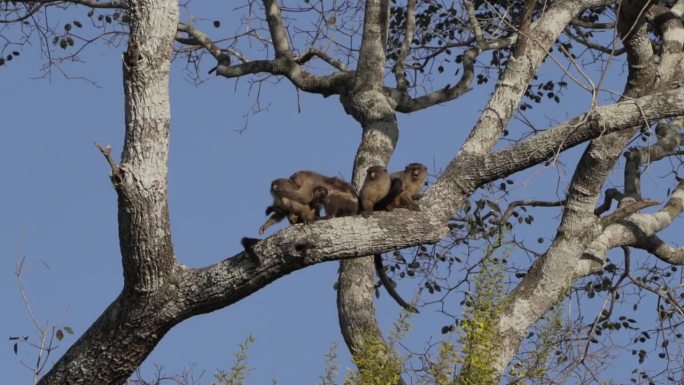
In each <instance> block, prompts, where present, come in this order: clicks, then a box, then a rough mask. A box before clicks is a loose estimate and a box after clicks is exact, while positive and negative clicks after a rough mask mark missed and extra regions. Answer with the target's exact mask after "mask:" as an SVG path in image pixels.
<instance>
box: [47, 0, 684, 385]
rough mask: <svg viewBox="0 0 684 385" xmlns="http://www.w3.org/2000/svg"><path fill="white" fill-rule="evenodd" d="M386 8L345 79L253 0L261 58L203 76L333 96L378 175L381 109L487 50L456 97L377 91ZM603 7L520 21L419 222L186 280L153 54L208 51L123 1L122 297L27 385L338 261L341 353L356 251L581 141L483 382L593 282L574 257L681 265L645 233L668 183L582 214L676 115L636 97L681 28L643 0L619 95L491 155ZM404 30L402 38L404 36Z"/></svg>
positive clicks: (386, 126) (307, 238) (359, 296)
mask: <svg viewBox="0 0 684 385" xmlns="http://www.w3.org/2000/svg"><path fill="white" fill-rule="evenodd" d="M76 2H78V1H76ZM80 3H83V1H80ZM387 3H388V2H387V1H385V0H370V1H368V2H367V3H366V4H367V9H366V18H365V20H364V22H365V24H364V39H363V44H362V47H361V51H360V57H359V63H358V68H357V69H356V71H350V70H348V69H346V67H345V66H344V65H342V64H341V63H336V62H334V61H333V60H329V59H327V60H326V59H325V55H324V54H323V53H320V52H316V51H307V52H306V53H305V54H303V55H301V56H294V55H293V53H292V48H291V47H290V42H289V41H288V38H287V33H286V31H285V29H284V27H283V25H282V20H281V19H280V12H279V9H278V7H277V5H276V2H275V1H270V0H264V5H265V10H266V18H267V22H268V27H269V31H270V33H271V37H272V40H273V45H274V49H275V58H273V59H272V60H260V61H246V62H243V63H242V64H239V65H234V66H230V65H226V64H221V63H219V66H218V68H217V73H219V74H220V75H223V76H226V77H237V76H243V75H246V74H251V73H258V72H268V73H271V74H275V75H282V76H285V77H287V78H288V79H289V80H290V81H291V82H292V83H293V84H295V85H296V86H297V87H298V88H299V89H301V90H304V91H308V92H315V93H320V94H323V95H331V94H340V95H341V96H342V98H341V101H342V103H343V105H344V107H345V109H346V111H347V112H348V113H349V114H350V115H352V116H353V117H354V119H355V120H356V121H358V122H359V123H360V124H361V126H362V128H363V137H362V142H361V145H360V146H359V150H358V152H357V156H356V159H355V164H354V177H353V179H354V183H355V184H356V186H357V187H360V184H361V181H362V180H363V178H364V176H365V169H366V168H367V167H368V166H370V165H376V164H383V165H384V164H386V163H387V161H388V159H389V158H390V156H391V154H392V152H393V150H394V146H395V144H396V142H397V139H398V126H397V121H396V116H395V114H396V111H413V110H416V109H421V108H425V107H428V106H431V105H434V104H436V103H441V102H443V101H446V100H451V99H453V98H455V97H457V96H459V95H460V94H461V93H463V92H465V91H466V90H467V88H468V87H469V84H470V82H471V80H472V75H473V62H474V60H475V58H476V56H477V54H478V53H479V50H480V49H484V48H483V47H485V46H486V45H487V42H484V41H482V36H480V37H479V38H478V42H477V45H478V46H477V47H476V48H473V49H471V50H468V51H466V54H465V55H464V69H465V71H464V75H463V77H462V78H461V81H460V82H459V84H458V85H457V86H456V87H453V88H449V89H447V90H440V91H436V92H434V93H430V94H427V95H423V96H419V97H409V96H408V94H407V93H406V90H405V89H401V88H402V86H401V81H400V80H398V85H399V86H398V88H397V89H396V90H394V89H390V88H387V87H384V86H383V84H382V81H383V75H384V72H383V71H384V64H385V62H384V60H385V52H384V44H383V40H384V39H385V38H386V37H385V34H386V14H387V13H386V4H387ZM607 3H608V2H607V1H598V0H595V1H556V2H553V3H551V4H550V5H549V7H548V9H545V11H544V12H543V13H542V14H541V15H540V16H539V18H538V19H537V20H536V21H531V20H528V21H526V22H525V28H524V30H525V32H526V37H525V39H523V42H522V43H521V44H519V45H518V46H517V47H516V49H515V52H516V55H514V56H515V57H512V58H511V59H510V61H509V64H508V66H507V68H506V70H505V71H504V73H503V75H502V76H501V79H500V80H499V83H498V85H497V87H496V89H495V91H494V95H493V97H492V98H491V100H490V102H489V104H488V105H487V107H486V108H485V110H484V112H483V114H482V116H481V118H480V120H479V121H478V123H477V124H476V126H475V128H474V129H473V130H472V132H471V135H470V136H469V138H468V140H467V142H466V144H465V145H464V146H463V148H462V149H461V151H460V152H459V153H458V154H457V156H456V157H455V158H454V160H453V161H452V162H451V163H450V164H449V167H448V168H447V170H446V172H445V173H444V174H443V175H442V176H441V177H440V178H439V180H438V182H437V183H436V184H434V185H433V186H432V187H431V188H430V190H429V191H428V192H427V194H426V196H425V197H424V198H423V199H422V200H421V201H420V205H421V208H422V211H421V212H406V211H404V210H398V212H393V213H378V214H375V215H373V217H371V218H361V217H354V218H337V219H332V220H329V221H321V222H317V223H315V224H313V225H309V226H303V225H295V226H291V227H290V228H287V229H285V230H283V231H280V232H278V233H276V234H275V235H273V236H271V237H269V238H267V239H265V240H263V241H261V242H259V243H257V244H256V245H255V246H254V252H255V254H256V256H257V259H256V260H255V259H254V258H253V256H250V255H246V254H244V253H240V254H238V255H236V256H234V257H231V258H228V259H226V260H224V261H222V262H220V263H217V264H215V265H213V266H209V267H206V268H202V269H187V268H185V267H183V266H179V265H177V264H176V262H175V256H174V251H173V248H172V244H171V233H170V230H169V218H168V207H167V196H166V172H167V154H168V138H169V109H168V108H169V107H168V70H169V57H170V53H171V44H172V40H173V39H174V38H176V39H178V36H177V34H178V32H182V33H185V34H187V35H188V36H191V37H192V38H193V39H195V40H193V41H194V42H197V43H198V44H201V45H203V46H205V47H206V48H207V50H209V51H210V53H212V54H216V55H218V54H220V50H219V49H218V48H217V47H215V46H214V45H213V44H212V43H211V41H210V40H209V39H208V38H206V36H203V35H202V34H201V32H199V31H197V30H195V29H194V28H192V27H190V26H188V25H184V24H182V23H181V24H179V23H178V10H177V4H176V3H173V2H168V1H164V0H140V1H131V2H130V4H129V6H128V9H129V11H128V12H129V15H130V17H131V36H130V39H129V47H128V51H127V53H126V55H125V60H124V79H125V92H126V112H127V115H126V137H125V145H124V151H123V153H122V159H121V164H120V165H116V164H114V167H113V171H112V181H113V183H114V185H115V188H116V190H117V193H118V197H119V235H120V244H121V254H122V262H123V266H124V288H123V290H122V292H121V293H120V295H119V296H118V298H117V299H116V300H115V301H114V302H112V304H111V305H110V306H109V307H108V308H107V309H106V310H105V312H104V313H103V314H102V315H101V316H100V317H99V318H98V320H97V321H96V322H95V323H94V324H93V326H92V327H91V328H90V329H89V330H88V331H87V332H86V333H85V334H84V335H83V336H82V337H81V338H80V339H79V340H78V341H77V342H76V343H75V344H74V345H73V347H72V348H71V349H69V351H68V352H67V353H66V354H65V355H64V356H63V357H62V358H61V359H60V360H59V361H58V362H57V363H56V364H55V366H54V367H53V369H52V370H51V371H50V372H49V373H48V374H47V375H46V376H45V377H44V378H43V379H42V380H41V383H43V384H48V383H70V384H71V383H73V384H78V383H84V384H115V383H123V382H124V381H125V380H126V379H127V378H128V376H129V375H130V374H131V373H132V371H133V370H134V369H135V368H136V367H137V366H138V365H139V364H140V363H141V362H142V360H143V359H144V358H145V357H146V356H147V355H148V354H149V353H150V352H151V350H152V349H153V348H154V346H155V345H156V344H157V343H158V342H159V340H160V339H161V338H162V337H163V336H164V334H165V333H166V332H167V331H168V330H170V328H172V327H173V326H174V325H176V324H177V323H179V322H181V321H182V320H184V319H187V318H189V317H191V316H194V315H197V314H201V313H206V312H209V311H213V310H216V309H220V308H222V307H225V306H228V305H230V304H232V303H234V302H236V301H239V300H241V299H243V298H245V297H246V296H248V295H250V294H252V293H254V292H256V291H258V290H260V289H261V288H263V287H264V286H266V285H268V284H269V283H270V282H273V281H274V280H276V279H278V278H280V277H283V276H284V275H287V274H289V273H290V272H293V271H296V270H298V269H302V268H305V267H306V266H310V265H312V264H315V263H320V262H323V261H331V260H338V259H339V260H343V262H342V266H341V272H340V291H339V293H338V295H339V296H338V306H339V314H340V324H341V327H342V332H343V336H344V337H345V341H346V342H347V344H348V345H349V347H350V349H351V350H352V351H354V349H355V346H358V341H359V338H362V337H367V336H369V335H371V336H376V337H381V335H380V332H379V329H378V327H377V321H376V320H375V310H374V307H373V296H372V294H373V290H372V284H373V280H374V278H373V277H374V274H373V271H374V270H373V269H374V268H373V263H372V260H371V259H370V258H369V257H365V256H367V255H371V254H374V253H379V252H385V251H389V250H393V249H397V248H404V247H409V246H416V245H420V244H425V243H434V242H436V241H438V240H439V239H441V238H442V237H443V236H444V235H445V234H446V233H447V232H448V227H447V224H448V221H449V218H450V217H451V215H452V214H453V212H454V211H455V210H456V208H457V207H458V206H459V205H460V204H461V203H462V202H463V201H464V200H465V199H467V198H468V197H469V196H470V195H471V194H472V193H473V191H475V189H476V188H477V187H479V186H482V185H483V184H485V183H488V182H491V181H493V180H496V179H499V178H501V177H504V176H507V175H510V174H512V173H514V172H516V171H520V170H522V169H524V168H527V167H530V166H532V165H534V164H537V163H538V162H541V161H543V160H546V159H549V158H551V157H552V156H555V155H556V154H557V153H558V151H561V150H563V149H566V148H569V147H572V146H574V145H577V144H579V143H582V142H583V141H586V140H588V139H592V138H597V137H600V138H601V139H599V140H596V141H594V142H593V143H592V144H591V146H590V147H589V148H588V149H587V151H586V152H585V155H584V157H583V158H582V160H581V161H580V164H579V166H578V168H577V172H576V174H575V176H574V178H573V181H572V186H571V188H570V191H569V195H568V200H567V205H566V208H565V211H564V216H563V221H562V224H561V227H560V228H559V231H558V235H557V237H556V239H555V241H554V243H553V244H552V246H551V248H550V249H549V250H548V251H547V253H546V254H545V255H544V256H543V257H541V258H540V259H539V260H538V261H537V262H536V263H535V264H534V266H533V267H532V269H531V270H530V272H529V274H528V275H527V277H526V278H525V279H524V280H523V282H522V284H521V285H520V286H519V287H518V288H516V290H515V291H514V292H513V293H511V295H510V296H509V298H508V299H507V300H506V302H505V304H504V307H503V309H502V311H501V317H500V322H499V337H500V338H499V342H500V350H499V351H497V352H496V353H497V356H496V357H495V358H496V359H495V360H494V361H493V365H494V366H496V368H497V370H498V376H500V375H501V374H502V373H503V370H504V369H505V367H506V365H507V364H508V362H509V361H510V359H511V357H512V356H513V355H514V354H515V353H516V352H517V350H518V347H519V344H520V341H521V340H522V338H523V337H524V336H525V335H526V333H527V330H528V329H529V327H530V326H531V325H533V324H534V322H536V321H537V319H538V318H539V317H540V316H541V315H543V314H544V312H545V311H546V310H547V309H548V308H549V306H550V304H552V303H555V301H557V300H558V299H559V298H561V296H562V293H563V292H564V291H565V290H566V289H567V288H568V287H569V285H571V284H572V276H571V275H574V276H577V275H580V274H588V273H590V272H592V271H595V269H596V266H597V263H596V261H594V263H587V261H586V260H582V259H581V257H582V255H583V253H585V252H587V251H589V252H591V253H592V254H593V255H595V256H596V257H597V258H598V259H601V258H603V257H602V256H603V255H605V250H607V249H608V248H610V247H615V246H619V245H625V244H632V245H633V246H636V247H641V248H644V249H646V250H649V251H650V252H652V253H653V254H655V255H656V256H658V257H659V258H662V259H663V260H667V261H669V262H670V263H682V251H681V248H680V249H675V248H673V247H671V246H669V245H666V244H665V243H664V242H662V241H661V240H660V239H658V237H657V236H656V232H657V231H658V229H660V228H662V227H663V226H667V225H668V223H671V221H672V219H673V218H674V216H675V215H677V214H678V213H679V212H681V210H682V204H681V202H682V192H681V186H680V188H679V189H678V190H677V193H676V194H674V195H673V197H672V198H671V202H670V203H669V204H668V206H666V208H663V209H662V210H661V212H660V213H657V214H652V215H651V216H644V215H643V214H633V215H632V216H630V217H628V218H626V219H625V220H624V221H619V222H616V223H612V224H610V225H609V226H607V227H606V228H605V229H603V228H602V226H601V222H599V219H598V218H597V217H595V215H594V207H595V205H596V200H597V197H598V195H599V193H600V189H601V186H603V183H604V181H605V178H606V175H607V174H608V172H609V171H610V170H612V169H613V167H614V164H615V162H616V160H617V159H618V157H619V154H620V153H621V152H622V151H623V149H624V145H625V143H626V142H627V140H629V138H630V137H631V136H632V134H633V132H634V130H635V127H637V126H638V125H639V124H640V122H642V121H651V120H654V119H661V118H666V117H672V116H679V115H683V114H684V91H683V90H682V89H681V88H680V89H678V90H671V91H667V92H660V93H657V94H653V95H652V96H650V97H641V98H639V96H642V95H645V94H646V93H647V92H648V93H654V92H657V91H659V90H664V89H667V88H668V86H669V82H670V81H671V80H673V79H676V76H677V74H681V73H682V71H683V70H684V67H683V64H682V63H683V60H682V57H681V56H682V55H681V51H682V40H684V39H682V36H683V35H682V26H681V20H680V19H679V17H667V13H668V12H671V13H672V14H675V15H678V16H679V15H680V14H681V13H679V14H678V13H676V12H672V11H669V10H667V9H665V10H663V9H659V10H658V12H651V13H653V14H655V16H653V17H651V16H649V15H651V13H647V12H645V10H646V9H645V8H644V7H645V6H648V5H650V2H646V1H636V0H633V1H626V2H622V6H621V9H620V10H621V13H620V18H619V20H618V23H617V24H618V28H619V30H620V34H621V37H622V38H623V39H624V45H625V47H626V52H627V55H628V61H629V70H630V72H629V78H628V84H627V86H626V88H625V89H626V91H625V95H626V97H625V98H624V99H625V100H624V101H623V102H622V103H619V104H616V105H612V106H607V107H600V108H595V109H593V110H592V111H591V112H590V113H588V114H584V115H582V116H580V117H578V118H576V119H573V120H571V121H569V122H567V123H565V124H563V125H559V126H558V127H554V128H551V129H549V130H547V131H546V132H545V133H543V134H540V135H536V136H534V137H533V138H531V139H529V140H526V141H524V142H521V143H519V144H516V145H513V146H510V147H508V148H506V149H504V150H501V151H498V152H493V153H492V152H491V150H492V148H493V146H494V145H495V144H496V142H497V141H498V140H499V138H500V136H501V134H502V132H503V130H504V128H505V127H506V126H507V124H508V122H509V120H510V117H511V116H512V114H513V113H514V111H515V110H516V109H517V106H518V104H519V102H520V99H521V97H522V95H523V93H524V91H525V89H526V87H527V86H528V84H529V82H530V80H531V79H532V77H533V76H534V74H535V72H536V71H537V69H538V68H539V65H540V63H541V62H542V60H543V59H544V58H545V57H546V55H547V53H548V50H549V48H550V47H551V45H552V44H553V42H554V41H555V40H556V39H557V37H558V35H559V34H560V33H561V32H562V31H563V29H564V28H565V26H566V25H569V24H570V23H572V22H574V21H576V20H577V19H576V17H577V14H578V13H579V12H580V11H581V10H582V9H585V8H587V7H590V6H598V5H605V4H607ZM383 4H385V7H384V8H383ZM528 4H533V2H528ZM677 12H679V11H677ZM471 13H472V12H471ZM644 15H646V17H644ZM649 17H651V19H649ZM473 19H474V18H473ZM383 20H384V22H383ZM647 21H649V22H652V23H653V24H654V25H656V26H657V27H658V28H660V29H659V30H660V32H661V35H662V37H663V49H662V51H661V57H659V60H655V59H654V57H653V56H654V55H655V54H654V52H653V49H652V46H651V41H650V39H649V38H648V35H647V33H646V22H647ZM474 22H475V23H476V20H475V21H474ZM176 25H178V28H177V30H176V27H175V26H176ZM169 26H174V27H173V28H171V27H169ZM528 27H529V34H528V33H527V30H528ZM481 34H482V32H481V31H480V35H481ZM407 35H408V36H410V32H409V31H408V30H407ZM513 41H515V39H511V40H510V41H509V43H510V42H513ZM507 44H508V43H507ZM313 57H320V58H324V60H326V61H328V62H329V63H330V64H331V65H332V66H333V67H335V68H337V70H338V71H337V72H334V73H331V74H329V75H324V76H314V75H312V74H310V73H308V72H306V71H304V70H303V69H302V65H303V64H304V63H306V61H308V60H310V59H311V58H313ZM399 69H400V68H399ZM396 70H397V69H395V71H396ZM398 79H401V76H398ZM404 88H405V87H404ZM633 98H636V99H633ZM668 221H669V222H668ZM628 224H629V226H628ZM630 231H631V233H630ZM635 231H637V232H635ZM601 234H602V235H601ZM637 234H641V235H644V234H645V235H646V236H645V237H639V236H637ZM598 265H600V263H599V264H598ZM599 267H600V266H599ZM568 272H573V273H574V274H571V273H568Z"/></svg>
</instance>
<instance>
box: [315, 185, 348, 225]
mask: <svg viewBox="0 0 684 385" xmlns="http://www.w3.org/2000/svg"><path fill="white" fill-rule="evenodd" d="M311 203H312V205H314V206H315V207H318V209H319V210H320V207H323V208H324V209H325V216H324V217H321V219H330V218H336V217H344V216H349V215H356V213H357V212H358V210H359V201H358V198H357V197H356V193H355V192H354V190H353V189H350V190H338V189H333V190H331V191H328V189H327V188H325V187H323V186H316V187H315V188H314V190H313V200H312V201H311Z"/></svg>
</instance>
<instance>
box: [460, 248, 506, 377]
mask: <svg viewBox="0 0 684 385" xmlns="http://www.w3.org/2000/svg"><path fill="white" fill-rule="evenodd" d="M500 241H501V237H499V238H498V239H497V242H496V243H494V244H493V245H492V246H491V247H490V249H489V251H488V253H487V254H486V255H485V256H484V258H483V259H482V262H481V264H480V266H481V269H480V272H479V273H478V274H477V275H476V276H475V277H474V278H473V284H474V286H475V290H474V292H473V293H472V295H470V297H469V298H468V299H467V300H466V303H465V306H464V319H463V321H461V331H462V335H461V344H462V350H461V355H462V356H461V366H462V367H461V372H460V374H459V376H458V378H457V380H456V382H455V383H456V384H458V385H476V384H480V385H485V384H496V383H498V380H497V379H496V377H495V369H494V367H493V366H492V363H493V362H495V357H496V354H497V333H496V329H495V327H496V324H497V317H498V315H499V308H500V306H501V301H502V299H503V298H504V293H505V287H504V285H503V281H504V279H505V276H504V274H503V270H502V268H501V261H500V260H498V259H495V258H493V257H492V255H493V253H494V251H495V250H497V249H498V248H499V247H500V245H501V243H500Z"/></svg>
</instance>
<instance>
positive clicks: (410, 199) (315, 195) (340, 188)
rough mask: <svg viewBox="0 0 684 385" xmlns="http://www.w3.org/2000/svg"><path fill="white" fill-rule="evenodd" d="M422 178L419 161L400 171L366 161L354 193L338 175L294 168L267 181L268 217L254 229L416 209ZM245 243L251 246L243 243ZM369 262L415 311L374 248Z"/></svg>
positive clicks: (424, 174)
mask: <svg viewBox="0 0 684 385" xmlns="http://www.w3.org/2000/svg"><path fill="white" fill-rule="evenodd" d="M426 180H427V167H425V165H423V164H421V163H410V164H408V165H407V166H406V168H405V169H404V170H403V171H399V172H394V173H392V174H390V173H388V172H387V169H386V168H385V167H383V166H371V167H369V168H368V169H367V170H366V178H365V180H364V182H363V186H362V187H361V191H360V192H359V194H358V195H357V194H356V190H354V187H352V185H351V184H349V183H347V182H345V181H344V180H342V179H340V178H336V177H328V176H325V175H321V174H319V173H317V172H314V171H297V172H295V173H294V174H292V176H290V178H279V179H276V180H274V181H273V182H271V195H272V196H273V204H272V205H271V206H268V207H267V208H266V215H269V217H268V219H267V220H266V222H265V223H264V224H263V225H262V226H261V227H260V228H259V234H263V233H264V232H265V231H266V229H267V228H269V227H270V226H272V225H274V224H276V223H278V222H280V221H282V220H283V219H285V218H287V220H288V221H289V222H290V224H295V223H305V224H309V223H312V222H314V221H316V220H320V219H330V218H335V217H343V216H350V215H357V214H359V213H360V214H361V215H363V216H364V217H368V216H370V215H371V214H372V213H373V211H382V210H385V211H391V210H392V209H395V208H406V209H410V210H419V206H418V203H416V201H417V200H418V199H420V196H421V194H420V193H421V191H422V189H423V186H424V185H425V184H426ZM321 209H323V210H325V216H321ZM243 243H244V242H243ZM245 248H246V249H247V251H248V252H250V251H251V250H250V248H249V247H247V245H246V247H245ZM375 266H376V270H377V273H378V276H379V277H380V281H381V282H382V284H383V285H384V286H385V288H386V290H387V291H388V293H389V294H390V296H391V297H392V298H394V299H395V300H396V301H397V302H398V303H399V304H400V305H401V306H402V307H404V308H405V309H407V310H409V311H412V312H415V313H417V312H418V311H417V310H416V309H415V308H414V307H413V306H411V305H409V304H408V303H406V302H405V301H404V300H403V299H402V298H401V297H400V296H399V294H398V293H397V292H396V291H395V290H394V285H393V283H392V281H391V280H390V279H389V278H388V277H387V275H386V273H385V269H384V267H383V265H382V258H381V256H380V254H376V255H375Z"/></svg>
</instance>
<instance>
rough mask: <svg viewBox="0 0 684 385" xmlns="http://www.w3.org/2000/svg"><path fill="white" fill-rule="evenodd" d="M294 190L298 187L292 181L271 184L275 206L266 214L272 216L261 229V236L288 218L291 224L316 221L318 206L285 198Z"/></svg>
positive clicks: (284, 180)
mask: <svg viewBox="0 0 684 385" xmlns="http://www.w3.org/2000/svg"><path fill="white" fill-rule="evenodd" d="M293 190H296V186H295V185H294V183H293V182H292V181H291V180H290V179H285V178H280V179H276V180H274V181H273V182H271V195H272V196H273V205H271V206H268V207H267V208H266V214H271V216H270V217H269V218H268V219H267V220H266V222H264V224H263V225H261V227H259V234H263V233H264V231H266V229H267V228H269V227H270V226H272V225H274V224H276V223H278V222H280V221H282V220H283V219H284V218H286V217H287V219H288V221H289V222H290V224H294V223H306V224H309V223H311V222H313V221H314V220H315V219H316V216H317V215H316V212H317V210H316V206H312V205H311V202H309V204H303V203H300V202H297V201H294V200H292V199H289V198H286V197H285V196H284V195H285V194H286V193H287V192H291V191H293Z"/></svg>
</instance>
